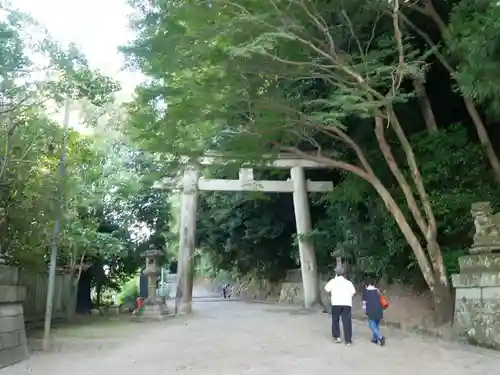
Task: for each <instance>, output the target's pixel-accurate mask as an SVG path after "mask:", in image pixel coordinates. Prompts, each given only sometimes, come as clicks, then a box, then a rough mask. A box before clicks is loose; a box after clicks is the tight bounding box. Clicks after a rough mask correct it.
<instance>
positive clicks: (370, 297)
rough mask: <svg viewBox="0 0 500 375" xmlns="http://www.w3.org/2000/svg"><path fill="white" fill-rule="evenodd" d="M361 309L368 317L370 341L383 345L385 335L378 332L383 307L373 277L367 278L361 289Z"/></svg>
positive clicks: (382, 315)
mask: <svg viewBox="0 0 500 375" xmlns="http://www.w3.org/2000/svg"><path fill="white" fill-rule="evenodd" d="M362 299H363V309H364V310H365V313H366V316H367V317H368V327H370V330H371V331H372V334H373V335H372V343H374V344H379V343H380V345H381V346H384V345H385V337H384V336H382V334H381V333H380V321H381V320H382V319H383V318H384V309H383V307H382V304H381V303H380V292H379V290H378V289H377V287H375V283H374V281H373V279H371V278H367V280H366V282H365V289H364V290H363V296H362Z"/></svg>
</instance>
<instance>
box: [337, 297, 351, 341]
mask: <svg viewBox="0 0 500 375" xmlns="http://www.w3.org/2000/svg"><path fill="white" fill-rule="evenodd" d="M340 319H342V328H343V329H344V340H345V342H346V343H347V344H349V343H351V342H352V316H351V306H332V336H333V338H334V339H338V338H339V337H340Z"/></svg>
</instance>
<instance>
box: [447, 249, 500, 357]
mask: <svg viewBox="0 0 500 375" xmlns="http://www.w3.org/2000/svg"><path fill="white" fill-rule="evenodd" d="M459 264H460V273H459V274H456V275H452V282H453V286H454V287H455V288H456V294H455V315H454V330H455V332H456V334H458V335H459V336H461V337H464V338H465V339H467V340H468V341H469V342H471V343H473V344H476V345H481V346H485V347H490V348H496V349H500V314H499V311H500V254H498V253H493V254H492V253H490V254H473V255H466V256H463V257H460V258H459Z"/></svg>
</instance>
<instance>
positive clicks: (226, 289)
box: [222, 283, 231, 299]
mask: <svg viewBox="0 0 500 375" xmlns="http://www.w3.org/2000/svg"><path fill="white" fill-rule="evenodd" d="M230 286H231V285H230V284H229V283H227V284H223V285H222V294H223V296H224V299H231V290H230Z"/></svg>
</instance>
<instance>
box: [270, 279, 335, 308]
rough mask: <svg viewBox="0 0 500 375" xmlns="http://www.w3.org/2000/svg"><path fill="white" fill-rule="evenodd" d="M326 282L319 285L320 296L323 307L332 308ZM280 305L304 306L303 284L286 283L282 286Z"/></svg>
mask: <svg viewBox="0 0 500 375" xmlns="http://www.w3.org/2000/svg"><path fill="white" fill-rule="evenodd" d="M325 285H326V282H320V283H319V294H320V299H321V303H322V305H323V306H330V294H329V293H327V292H325ZM279 303H282V304H287V305H299V306H303V305H304V289H303V287H302V283H301V282H284V283H283V284H282V285H281V292H280V298H279Z"/></svg>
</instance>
